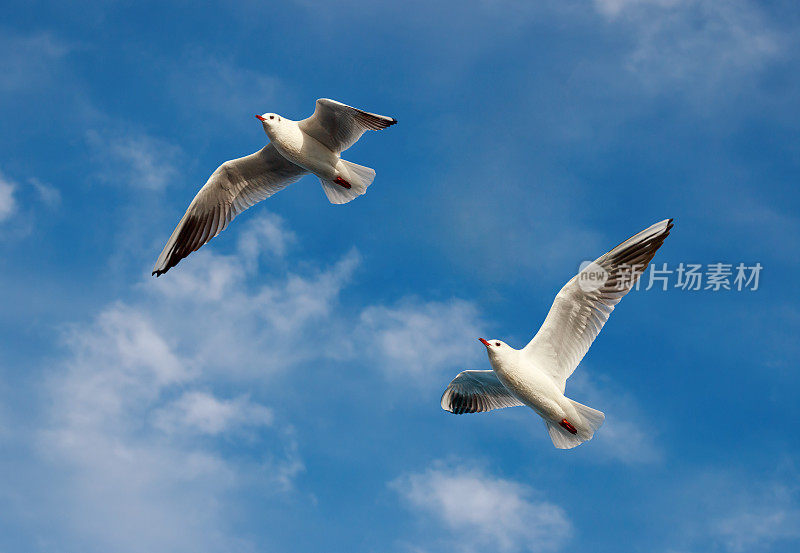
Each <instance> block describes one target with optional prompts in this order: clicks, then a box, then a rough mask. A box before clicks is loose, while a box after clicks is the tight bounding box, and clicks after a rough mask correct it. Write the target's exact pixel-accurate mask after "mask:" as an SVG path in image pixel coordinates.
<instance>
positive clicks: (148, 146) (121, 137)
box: [86, 130, 182, 191]
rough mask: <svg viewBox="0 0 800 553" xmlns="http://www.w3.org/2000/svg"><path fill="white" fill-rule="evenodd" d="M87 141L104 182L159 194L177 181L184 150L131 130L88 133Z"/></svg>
mask: <svg viewBox="0 0 800 553" xmlns="http://www.w3.org/2000/svg"><path fill="white" fill-rule="evenodd" d="M86 141H87V143H88V145H89V147H90V150H91V153H92V159H93V161H94V163H95V166H96V167H97V168H98V172H97V176H98V178H100V179H101V180H102V181H104V182H107V183H109V184H114V185H117V186H127V187H131V188H134V189H146V190H154V191H158V190H163V189H164V188H166V187H167V186H169V185H170V184H171V183H174V182H175V180H176V179H177V178H178V175H179V171H178V169H179V164H180V161H181V158H182V153H181V150H180V148H178V147H177V146H174V145H172V144H170V143H168V142H166V141H164V140H160V139H158V138H155V137H152V136H148V135H145V134H141V133H136V132H131V131H130V130H128V131H125V132H121V131H115V132H112V131H97V130H89V131H87V133H86Z"/></svg>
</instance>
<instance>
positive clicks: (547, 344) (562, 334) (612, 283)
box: [523, 219, 673, 393]
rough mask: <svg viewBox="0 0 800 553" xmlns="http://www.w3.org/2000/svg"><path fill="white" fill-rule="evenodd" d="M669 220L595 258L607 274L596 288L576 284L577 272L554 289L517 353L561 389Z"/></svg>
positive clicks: (655, 246)
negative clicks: (540, 318)
mask: <svg viewBox="0 0 800 553" xmlns="http://www.w3.org/2000/svg"><path fill="white" fill-rule="evenodd" d="M672 226H673V225H672V219H667V220H664V221H661V222H659V223H656V224H654V225H652V226H651V227H649V228H647V229H645V230H643V231H642V232H640V233H639V234H637V235H635V236H633V237H631V238H629V239H628V240H625V241H624V242H623V243H621V244H620V245H619V246H617V247H616V248H614V249H613V250H611V251H610V252H608V253H606V254H605V255H603V256H601V257H599V258H598V259H596V260H595V262H594V264H595V265H599V266H600V267H602V268H603V270H604V271H605V272H606V273H607V275H608V276H607V278H606V280H605V281H604V282H603V283H602V285H600V286H599V287H598V288H597V289H595V290H592V289H591V287H589V289H588V291H587V290H586V289H585V288H587V287H586V286H584V287H581V285H580V284H579V279H580V278H581V275H582V274H584V271H590V270H591V269H589V268H588V267H587V268H586V269H584V271H581V273H578V274H577V275H575V276H574V277H572V279H570V281H569V282H567V284H565V285H564V287H563V288H562V289H561V290H560V291H559V292H558V294H557V295H556V298H555V300H554V301H553V306H552V307H551V308H550V311H549V312H548V314H547V317H546V318H545V320H544V323H542V327H541V328H540V329H539V332H538V333H537V334H536V336H534V337H533V339H532V340H531V341H530V343H528V345H527V346H525V348H524V349H523V352H524V353H525V354H527V355H529V356H530V357H532V361H533V362H534V363H535V364H536V365H537V366H538V367H539V368H540V369H542V370H544V371H545V372H547V374H549V375H550V377H551V378H553V380H554V381H555V382H556V383H557V384H558V385H559V386H560V387H561V391H562V393H563V391H564V388H565V387H566V382H567V378H569V377H570V375H571V374H572V373H573V372H574V371H575V369H576V368H577V366H578V363H580V362H581V359H583V356H584V355H586V352H587V351H588V350H589V346H591V345H592V342H593V341H594V339H595V338H596V337H597V335H598V334H599V333H600V330H601V329H602V328H603V325H604V324H605V323H606V321H607V320H608V317H609V316H610V315H611V312H612V311H613V310H614V307H615V306H616V305H617V304H618V303H619V302H620V300H621V299H622V298H623V296H625V294H627V293H628V292H630V291H631V289H632V288H633V285H634V284H635V283H636V281H637V279H638V278H639V276H640V275H641V274H642V273H643V272H644V271H645V269H647V265H648V264H649V263H650V260H652V259H653V256H654V255H655V254H656V251H658V248H660V247H661V245H662V244H663V243H664V240H665V239H666V238H667V236H669V231H670V230H671V229H672Z"/></svg>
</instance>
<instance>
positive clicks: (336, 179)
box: [153, 98, 397, 276]
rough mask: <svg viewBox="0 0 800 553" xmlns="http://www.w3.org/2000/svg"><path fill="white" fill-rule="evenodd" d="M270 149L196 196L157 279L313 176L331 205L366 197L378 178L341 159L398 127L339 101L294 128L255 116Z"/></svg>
mask: <svg viewBox="0 0 800 553" xmlns="http://www.w3.org/2000/svg"><path fill="white" fill-rule="evenodd" d="M256 118H257V119H258V120H259V121H261V124H262V125H263V127H264V132H266V133H267V136H268V137H269V139H270V143H269V144H267V145H266V146H265V147H263V148H262V149H261V150H259V151H258V152H256V153H254V154H252V155H249V156H246V157H240V158H239V159H232V160H230V161H226V162H225V163H223V164H222V165H220V166H219V167H218V168H217V170H216V171H214V173H213V174H212V175H211V177H210V178H209V179H208V182H206V184H205V186H203V188H201V189H200V192H198V193H197V195H196V196H195V197H194V200H192V203H191V204H189V209H187V210H186V213H185V214H184V215H183V218H181V220H180V222H179V223H178V226H177V227H175V230H174V231H173V232H172V235H171V236H170V237H169V240H167V245H166V246H164V249H163V250H162V251H161V255H159V256H158V260H157V261H156V265H155V267H153V274H154V275H156V276H161V275H163V274H164V273H166V272H167V271H169V270H170V269H171V268H172V267H174V266H175V265H176V264H177V263H178V262H179V261H180V260H181V259H183V258H184V257H186V256H187V255H189V254H190V253H192V252H193V251H196V250H197V249H199V248H200V246H202V245H203V244H205V243H206V242H208V241H209V240H211V239H212V238H214V237H215V236H216V235H217V234H219V233H220V232H222V231H223V230H224V229H225V227H227V226H228V223H230V222H231V221H232V220H233V219H234V217H236V216H237V215H238V214H239V213H241V212H242V211H244V210H245V209H247V208H249V207H251V206H253V205H255V204H256V203H258V202H260V201H261V200H264V199H266V198H269V197H270V196H272V195H273V194H275V193H276V192H279V191H280V190H283V189H284V188H286V187H287V186H289V185H290V184H292V183H293V182H295V181H297V180H298V179H300V177H302V176H303V175H305V174H306V173H314V174H315V175H316V176H317V177H319V180H320V181H321V182H322V189H323V190H324V191H325V195H326V196H327V197H328V200H330V201H331V203H334V204H344V203H347V202H349V201H350V200H353V199H354V198H356V197H358V196H360V195H362V194H364V193H365V192H366V191H367V187H368V186H369V185H370V184H372V180H373V179H374V178H375V171H374V170H372V169H370V168H369V167H363V166H361V165H356V164H355V163H351V162H349V161H345V160H343V159H341V158H340V157H339V156H340V154H341V152H343V151H344V150H346V149H347V148H349V147H350V146H352V145H353V144H355V143H356V141H357V140H358V139H359V138H361V135H362V134H364V131H378V130H381V129H385V128H386V127H389V126H391V125H394V124H395V123H397V120H396V119H395V118H393V117H386V116H385V115H377V114H375V113H369V112H366V111H362V110H360V109H356V108H354V107H350V106H348V105H345V104H342V103H341V102H337V101H335V100H328V99H327V98H321V99H319V100H317V106H316V109H315V110H314V114H313V115H312V116H311V117H309V118H308V119H303V120H302V121H292V120H291V119H287V118H286V117H281V116H280V115H277V114H275V113H265V114H264V115H256Z"/></svg>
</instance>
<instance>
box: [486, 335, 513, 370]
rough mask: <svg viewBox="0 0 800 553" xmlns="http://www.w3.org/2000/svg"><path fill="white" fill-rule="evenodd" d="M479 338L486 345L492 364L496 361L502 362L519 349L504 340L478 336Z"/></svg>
mask: <svg viewBox="0 0 800 553" xmlns="http://www.w3.org/2000/svg"><path fill="white" fill-rule="evenodd" d="M478 340H480V341H481V343H482V344H483V345H484V346H486V353H488V354H489V361H490V362H491V363H492V365H494V364H495V363H496V362H497V363H502V362H503V361H504V360H506V359H508V358H509V357H510V356H511V355H512V354H513V353H514V352H515V351H517V350H515V349H514V348H512V347H511V346H509V345H508V344H506V343H505V342H504V341H502V340H485V339H483V338H478Z"/></svg>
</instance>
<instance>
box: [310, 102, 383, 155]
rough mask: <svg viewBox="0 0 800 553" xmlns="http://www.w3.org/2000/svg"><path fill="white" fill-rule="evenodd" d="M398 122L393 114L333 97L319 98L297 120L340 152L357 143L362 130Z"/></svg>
mask: <svg viewBox="0 0 800 553" xmlns="http://www.w3.org/2000/svg"><path fill="white" fill-rule="evenodd" d="M395 123H397V119H395V118H394V117H386V116H385V115H377V114H375V113H369V112H367V111H362V110H360V109H356V108H354V107H350V106H348V105H346V104H343V103H341V102H337V101H336V100H329V99H327V98H320V99H319V100H317V107H316V108H315V109H314V115H312V116H311V117H309V118H308V119H303V120H302V121H300V122H299V123H298V125H300V129H301V130H302V131H303V132H304V133H306V134H308V135H310V136H313V137H314V138H316V139H317V140H319V141H320V142H322V143H323V144H325V145H326V146H327V147H328V148H330V149H331V150H333V151H334V152H342V151H344V150H346V149H347V148H349V147H350V146H352V145H353V144H355V143H356V141H357V140H358V139H359V138H361V135H362V134H364V131H379V130H381V129H385V128H386V127H389V126H391V125H394V124H395Z"/></svg>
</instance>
